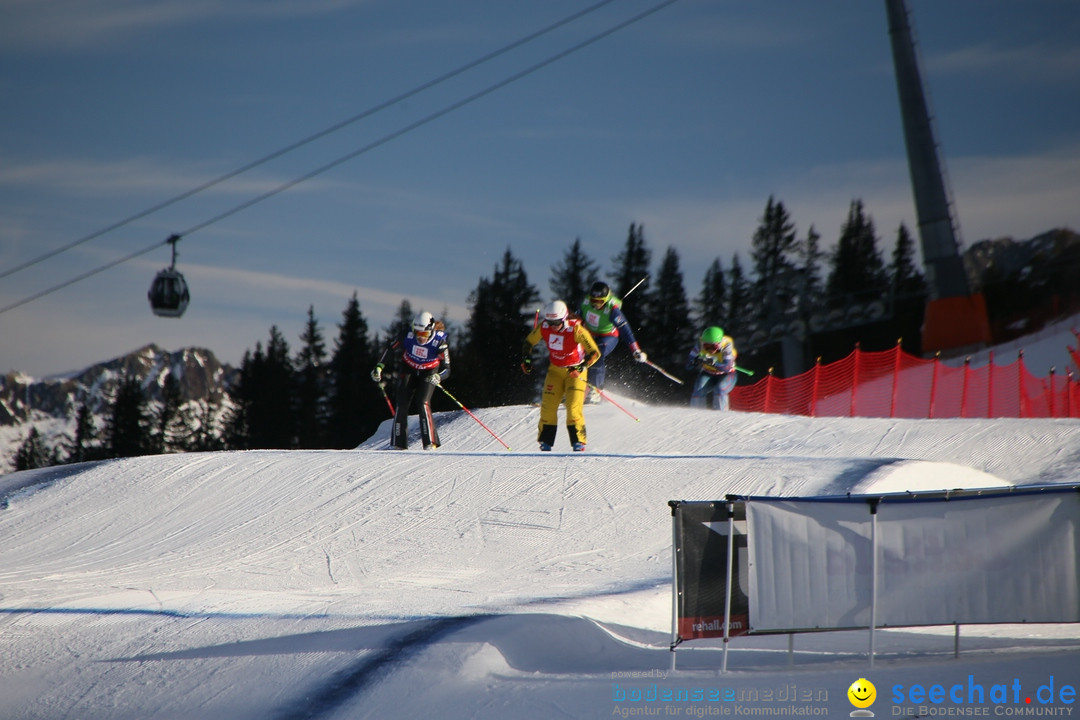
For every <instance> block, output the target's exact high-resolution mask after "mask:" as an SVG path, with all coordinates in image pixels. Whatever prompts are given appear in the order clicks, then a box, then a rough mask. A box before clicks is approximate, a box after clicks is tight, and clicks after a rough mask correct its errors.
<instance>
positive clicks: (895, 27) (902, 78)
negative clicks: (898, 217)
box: [885, 0, 990, 354]
mask: <svg viewBox="0 0 1080 720" xmlns="http://www.w3.org/2000/svg"><path fill="white" fill-rule="evenodd" d="M885 12H886V14H887V16H888V19H889V38H890V40H891V41H892V53H893V65H894V66H895V70H896V85H897V90H898V92H899V94H900V113H901V115H902V117H903V124H904V142H905V144H906V146H907V155H908V169H909V171H910V173H911V187H912V191H913V193H914V195H915V212H916V215H917V217H918V224H919V239H920V242H921V245H922V254H923V265H924V268H925V270H926V281H927V285H928V286H929V290H930V299H929V301H928V302H927V305H926V316H925V319H924V320H923V330H922V350H923V353H927V354H928V353H933V352H937V351H949V350H951V351H953V352H962V351H964V350H967V349H974V348H979V347H985V346H986V345H988V344H989V343H990V323H989V320H988V319H987V314H986V300H985V298H984V297H983V295H982V293H972V292H971V288H970V287H969V285H968V279H967V274H966V272H965V271H964V262H963V259H962V258H961V256H960V250H959V246H958V244H957V241H956V233H955V229H954V226H953V220H952V215H951V214H950V211H949V199H948V196H947V195H946V192H945V182H944V180H943V179H942V173H941V165H940V164H939V159H938V154H937V143H936V142H935V140H934V129H933V126H932V124H931V122H930V112H929V110H928V108H927V104H926V96H925V94H924V93H923V87H922V80H921V78H920V75H919V65H918V61H917V59H916V55H915V43H914V41H913V40H912V35H911V25H910V23H909V22H908V10H907V7H906V5H905V3H904V0H885Z"/></svg>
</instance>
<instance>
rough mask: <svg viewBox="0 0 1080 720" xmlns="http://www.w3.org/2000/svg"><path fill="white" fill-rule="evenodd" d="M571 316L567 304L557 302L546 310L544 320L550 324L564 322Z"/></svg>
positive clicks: (560, 301)
mask: <svg viewBox="0 0 1080 720" xmlns="http://www.w3.org/2000/svg"><path fill="white" fill-rule="evenodd" d="M569 314H570V311H569V310H568V309H567V307H566V303H564V302H563V301H562V300H555V301H553V302H551V303H549V304H548V306H547V307H546V308H544V319H545V320H547V321H548V322H549V323H559V322H563V321H564V320H566V316H567V315H569Z"/></svg>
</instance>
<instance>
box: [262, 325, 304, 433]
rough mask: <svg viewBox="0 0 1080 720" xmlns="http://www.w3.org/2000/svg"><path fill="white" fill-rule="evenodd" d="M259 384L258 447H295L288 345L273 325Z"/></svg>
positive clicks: (292, 370)
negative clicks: (259, 433)
mask: <svg viewBox="0 0 1080 720" xmlns="http://www.w3.org/2000/svg"><path fill="white" fill-rule="evenodd" d="M263 382H264V385H263V386H262V388H260V393H259V409H258V412H259V415H260V417H261V420H262V422H261V426H262V428H261V429H262V442H261V443H260V445H261V447H265V448H292V447H296V428H297V423H296V407H297V400H296V370H295V368H294V366H293V362H292V357H291V356H290V354H289V343H288V342H287V341H286V340H285V336H284V335H282V334H281V331H280V330H278V328H277V326H276V325H274V326H272V327H271V328H270V341H269V342H268V343H267V344H266V367H265V376H264V378H263Z"/></svg>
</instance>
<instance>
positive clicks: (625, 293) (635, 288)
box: [623, 275, 649, 300]
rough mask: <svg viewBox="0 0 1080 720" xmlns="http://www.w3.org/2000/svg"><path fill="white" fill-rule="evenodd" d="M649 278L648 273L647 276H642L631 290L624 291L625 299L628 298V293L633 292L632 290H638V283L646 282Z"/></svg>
mask: <svg viewBox="0 0 1080 720" xmlns="http://www.w3.org/2000/svg"><path fill="white" fill-rule="evenodd" d="M648 279H649V276H648V275H646V276H645V277H643V278H641V279H640V280H638V281H637V284H636V285H634V287H632V288H630V289H629V290H627V291H626V292H624V293H623V300H625V299H626V296H627V295H629V294H630V293H632V292H634V291H635V290H637V289H638V285H641V283H643V282H645V281H646V280H648Z"/></svg>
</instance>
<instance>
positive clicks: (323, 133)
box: [0, 0, 615, 279]
mask: <svg viewBox="0 0 1080 720" xmlns="http://www.w3.org/2000/svg"><path fill="white" fill-rule="evenodd" d="M613 2H615V0H600V2H598V3H596V4H594V5H590V6H589V7H587V8H585V9H584V10H581V11H579V12H576V13H573V14H571V15H567V16H566V17H564V18H562V19H561V20H557V21H556V22H554V23H552V24H550V25H548V26H546V27H543V28H541V29H539V30H537V31H535V32H532V33H530V34H528V35H526V36H524V37H522V38H519V39H518V40H515V41H514V42H512V43H510V44H509V45H504V46H503V47H501V48H499V49H498V50H495V51H493V52H490V53H488V54H487V55H483V56H481V57H479V58H477V59H475V60H472V61H471V62H467V63H465V64H464V65H462V66H460V67H458V68H455V69H454V70H450V71H449V72H446V73H444V74H442V75H440V76H438V77H436V78H434V79H432V80H428V81H427V82H424V83H421V84H420V85H417V86H416V87H414V88H412V89H411V90H406V91H405V92H403V93H401V94H400V95H396V96H395V97H392V98H390V99H389V100H384V101H383V102H381V103H379V104H377V105H373V106H372V107H370V108H368V109H367V110H364V111H362V112H360V113H357V114H356V115H353V116H352V117H350V118H346V119H345V120H342V121H340V122H337V123H335V124H333V125H331V126H329V127H327V128H325V129H323V130H320V131H318V132H316V133H313V134H311V135H308V136H307V137H305V138H303V139H301V140H297V141H296V142H294V143H292V144H290V145H286V146H285V147H283V148H280V149H278V150H275V151H274V152H272V153H269V154H268V155H264V156H262V157H261V158H258V159H257V160H252V161H251V162H249V163H248V164H246V165H243V166H241V167H239V168H237V169H236V170H233V171H231V172H228V173H225V174H224V175H221V176H219V177H216V178H214V179H212V180H208V181H206V182H204V183H203V184H201V185H197V186H195V187H194V188H192V189H190V190H187V191H185V192H182V193H180V194H179V195H176V196H174V197H171V198H169V199H167V200H163V201H161V202H160V203H158V204H156V205H152V206H150V207H149V208H147V209H145V210H142V211H141V212H138V213H135V214H134V215H131V216H128V217H126V218H124V219H123V220H119V221H117V222H115V223H113V224H112V225H108V226H106V227H104V228H102V229H101V230H97V231H96V232H92V233H90V234H89V235H86V236H84V237H81V238H79V239H78V240H75V241H73V242H70V243H68V244H67V245H64V246H62V247H59V248H55V249H53V250H50V251H48V252H45V253H42V254H41V255H39V256H37V257H35V258H32V259H30V260H27V261H26V262H24V263H22V264H21V265H17V266H15V267H13V268H9V269H8V270H3V271H0V279H3V278H6V277H8V276H9V275H14V274H15V273H17V272H20V271H22V270H25V269H27V268H29V267H33V266H34V265H37V264H38V263H41V262H44V261H45V260H48V259H50V258H53V257H56V256H57V255H59V254H61V253H63V252H67V251H68V250H71V249H72V248H74V247H77V246H79V245H82V244H83V243H86V242H89V241H91V240H95V239H97V238H99V237H101V236H102V235H106V234H108V233H110V232H112V231H113V230H118V229H119V228H122V227H124V226H125V225H129V224H131V223H133V222H135V221H136V220H142V219H143V218H145V217H147V216H148V215H152V214H154V213H156V212H158V211H159V210H164V209H165V208H167V207H169V206H170V205H175V204H176V203H178V202H180V201H182V200H187V199H188V198H190V197H192V196H194V195H197V194H199V193H201V192H203V191H204V190H209V189H210V188H212V187H214V186H215V185H220V184H221V183H223V182H225V181H227V180H231V179H233V178H235V177H237V176H238V175H242V174H244V173H246V172H247V171H249V170H253V169H255V168H257V167H259V166H260V165H264V164H266V163H268V162H270V161H271V160H276V159H277V158H279V157H282V156H283V155H287V154H288V153H290V152H292V151H293V150H297V149H299V148H301V147H303V146H304V145H308V144H310V143H313V142H315V141H316V140H320V139H322V138H324V137H327V136H328V135H332V134H333V133H335V132H337V131H338V130H342V129H344V128H346V127H348V126H349V125H353V124H355V123H357V122H359V121H361V120H364V119H366V118H369V117H371V116H372V115H375V114H376V113H379V112H382V111H383V110H386V109H387V108H389V107H391V106H393V105H396V104H398V103H400V102H402V101H403V100H408V99H409V98H411V97H413V96H415V95H418V94H420V93H422V92H424V91H425V90H430V89H431V88H433V87H435V86H436V85H439V84H441V83H444V82H446V81H447V80H450V79H452V78H454V77H457V76H458V75H461V74H463V73H465V72H468V71H469V70H472V69H473V68H476V67H479V66H480V65H483V64H484V63H486V62H489V61H491V60H494V59H495V58H497V57H499V56H501V55H505V54H506V53H508V52H510V51H511V50H515V49H517V48H519V47H521V46H522V45H525V44H526V43H529V42H532V41H533V40H535V39H537V38H539V37H541V36H543V35H546V34H547V33H549V32H551V31H553V30H557V29H558V28H560V27H562V26H564V25H568V24H570V23H572V22H574V21H575V20H578V19H580V18H582V17H584V16H585V15H588V14H589V13H591V12H594V11H596V10H599V9H600V8H601V7H603V6H604V5H608V4H610V3H613Z"/></svg>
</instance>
